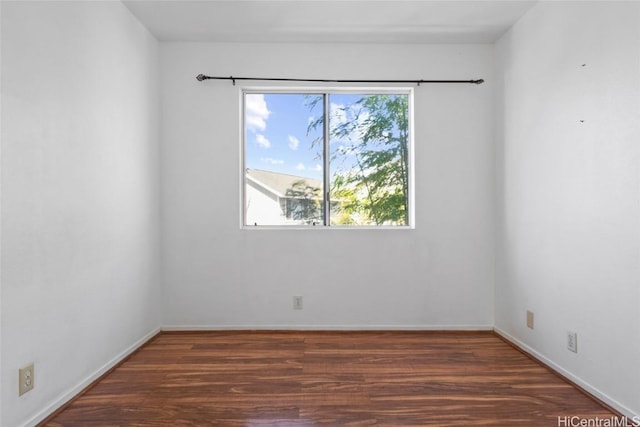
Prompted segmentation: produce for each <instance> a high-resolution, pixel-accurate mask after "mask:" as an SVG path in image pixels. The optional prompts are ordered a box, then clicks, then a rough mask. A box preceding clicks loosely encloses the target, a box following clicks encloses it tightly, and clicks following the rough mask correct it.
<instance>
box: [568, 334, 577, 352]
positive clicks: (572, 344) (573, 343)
mask: <svg viewBox="0 0 640 427" xmlns="http://www.w3.org/2000/svg"><path fill="white" fill-rule="evenodd" d="M567 348H568V349H569V350H571V351H573V352H574V353H577V352H578V333H577V332H567Z"/></svg>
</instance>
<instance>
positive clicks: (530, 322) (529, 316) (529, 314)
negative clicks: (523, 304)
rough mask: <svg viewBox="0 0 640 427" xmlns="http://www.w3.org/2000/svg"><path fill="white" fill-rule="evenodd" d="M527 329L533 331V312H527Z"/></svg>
mask: <svg viewBox="0 0 640 427" xmlns="http://www.w3.org/2000/svg"><path fill="white" fill-rule="evenodd" d="M527 328H529V329H533V311H529V310H527Z"/></svg>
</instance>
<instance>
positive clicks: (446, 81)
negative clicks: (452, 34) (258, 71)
mask: <svg viewBox="0 0 640 427" xmlns="http://www.w3.org/2000/svg"><path fill="white" fill-rule="evenodd" d="M196 79H197V80H198V81H204V80H231V81H232V82H233V84H234V86H235V84H236V80H260V81H271V82H314V83H315V82H317V83H413V84H417V85H418V86H420V85H421V84H422V83H472V84H477V85H479V84H482V83H484V79H478V80H331V79H293V78H284V77H282V78H274V77H233V76H229V77H216V76H205V75H204V74H198V75H197V76H196Z"/></svg>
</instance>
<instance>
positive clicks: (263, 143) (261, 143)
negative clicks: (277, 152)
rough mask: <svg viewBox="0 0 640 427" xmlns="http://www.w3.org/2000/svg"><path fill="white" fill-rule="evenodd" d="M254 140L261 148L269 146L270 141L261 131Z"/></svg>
mask: <svg viewBox="0 0 640 427" xmlns="http://www.w3.org/2000/svg"><path fill="white" fill-rule="evenodd" d="M256 142H257V143H258V145H259V146H260V147H262V148H269V147H271V143H270V142H269V140H268V139H267V138H266V137H265V136H264V135H263V134H261V133H259V134H257V135H256Z"/></svg>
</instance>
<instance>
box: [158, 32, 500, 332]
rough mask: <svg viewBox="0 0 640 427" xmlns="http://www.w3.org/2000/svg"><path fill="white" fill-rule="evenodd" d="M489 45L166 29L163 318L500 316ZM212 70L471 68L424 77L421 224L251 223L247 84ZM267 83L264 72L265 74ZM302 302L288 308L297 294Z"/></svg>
mask: <svg viewBox="0 0 640 427" xmlns="http://www.w3.org/2000/svg"><path fill="white" fill-rule="evenodd" d="M492 54H493V47H492V46H490V45H485V46H480V45H479V46H460V45H457V46H456V45H448V46H435V45H431V46H420V45H344V44H342V45H341V44H332V45H318V44H316V45H306V44H290V45H287V44H283V45H271V44H207V43H163V44H162V46H161V69H162V71H163V74H162V78H161V86H162V119H161V123H162V126H161V135H162V150H161V151H162V161H161V164H162V171H163V172H162V188H163V219H162V230H163V239H164V242H163V245H162V247H163V264H162V277H163V281H164V295H165V298H164V309H163V324H164V325H165V326H167V327H169V328H191V327H196V328H200V327H202V328H208V327H214V328H224V327H259V328H271V327H283V328H298V327H301V328H304V327H307V328H377V327H382V328H394V327H395V328H431V327H434V328H449V327H451V328H465V329H468V328H482V327H491V326H492V325H493V283H494V250H493V248H494V240H493V231H494V230H493V205H494V192H493V148H492V147H493V145H492V144H493V140H492V132H493V125H494V123H493V110H492V108H491V107H490V106H491V105H492V101H493V98H492V93H493V87H492V79H491V77H492V76H491V73H492V69H493V56H492ZM199 73H205V74H210V75H223V76H228V75H236V76H241V75H244V76H252V75H253V76H256V75H257V76H268V77H269V76H271V77H284V76H291V77H308V78H314V77H315V78H344V79H415V78H425V79H427V78H434V79H438V78H441V79H448V78H460V79H472V78H485V79H487V83H485V84H484V85H480V86H477V85H423V86H421V87H418V88H416V95H415V111H416V115H415V134H416V138H415V141H416V149H415V157H416V162H415V163H416V168H415V176H416V186H415V190H416V228H415V230H366V231H365V230H320V229H313V230H269V231H265V230H263V231H256V230H241V229H240V227H239V224H240V158H239V156H240V135H241V133H240V132H241V129H240V123H239V120H240V104H239V102H240V84H238V86H233V85H232V84H231V82H227V81H221V82H214V81H206V82H198V81H196V79H195V76H196V75H197V74H199ZM254 85H263V83H259V82H257V83H254ZM293 295H302V296H303V297H304V299H305V300H304V310H302V311H294V310H293V309H292V304H293V302H292V296H293Z"/></svg>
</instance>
